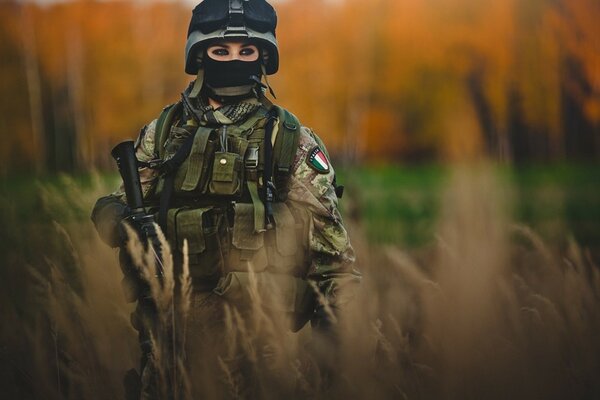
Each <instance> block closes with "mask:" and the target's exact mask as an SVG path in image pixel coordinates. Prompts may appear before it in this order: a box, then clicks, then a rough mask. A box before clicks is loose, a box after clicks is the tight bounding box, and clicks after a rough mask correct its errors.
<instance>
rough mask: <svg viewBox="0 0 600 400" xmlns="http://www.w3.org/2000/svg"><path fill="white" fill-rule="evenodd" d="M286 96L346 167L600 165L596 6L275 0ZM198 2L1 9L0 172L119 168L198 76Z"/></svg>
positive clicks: (279, 84) (562, 0) (508, 0)
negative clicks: (117, 147)
mask: <svg viewBox="0 0 600 400" xmlns="http://www.w3.org/2000/svg"><path fill="white" fill-rule="evenodd" d="M276 7H277V9H278V12H279V16H280V24H279V31H278V36H279V40H280V44H281V55H282V57H281V61H282V62H281V69H280V73H279V74H278V75H276V76H275V77H274V78H273V82H272V83H273V85H274V87H275V89H276V91H277V93H278V96H279V99H278V100H279V101H280V102H281V103H282V104H284V105H286V106H287V107H288V108H290V109H291V110H293V111H294V112H295V113H296V114H298V116H299V117H300V118H301V119H302V120H303V121H304V122H305V123H306V124H307V125H309V126H312V127H313V128H315V130H316V131H317V132H318V133H319V134H320V135H322V136H323V137H324V139H325V140H326V142H327V143H328V146H329V147H330V150H331V152H332V153H334V154H335V155H336V156H337V158H338V159H343V160H345V161H347V162H352V163H354V162H362V161H377V160H382V161H383V160H398V159H403V160H433V159H438V158H442V159H445V158H449V159H456V158H461V157H476V156H480V155H481V154H489V155H491V156H492V157H494V158H497V159H500V160H506V161H510V160H515V161H517V162H520V161H525V160H532V159H539V160H557V159H563V158H564V157H569V158H581V157H588V158H592V159H594V158H597V157H598V156H600V132H599V130H600V72H599V71H600V48H599V46H600V45H599V41H598V39H597V38H598V37H600V30H599V29H600V25H599V24H597V23H596V21H597V20H598V19H599V18H600V3H598V1H596V0H578V1H568V0H531V1H526V2H523V1H517V0H488V1H485V2H482V1H480V0H428V1H422V0H402V1H398V0H370V1H368V2H366V1H364V0H344V1H328V0H302V1H300V0H289V1H285V2H278V3H276ZM189 15H190V6H189V4H188V3H179V2H166V1H148V2H139V1H103V2H98V1H86V0H77V1H70V2H58V3H52V4H48V5H44V6H40V5H38V4H36V3H30V2H26V3H20V2H16V1H14V0H9V1H4V2H2V3H0V54H1V55H2V57H1V58H0V89H1V90H2V93H3V95H2V96H1V97H0V115H1V116H2V118H1V119H0V129H3V130H4V131H6V132H11V134H10V135H9V138H8V139H7V140H6V142H5V144H3V146H2V150H1V151H2V152H1V155H2V159H1V160H0V171H1V172H2V173H3V174H6V173H8V172H9V171H11V170H15V169H25V168H29V169H31V170H38V171H40V170H48V169H49V170H72V169H89V168H93V167H103V168H104V167H109V166H112V162H111V160H110V157H109V150H110V148H111V146H112V145H114V143H116V142H117V141H119V140H122V139H123V138H126V137H135V136H136V135H137V132H138V131H139V129H140V128H141V127H142V126H143V124H145V123H147V122H149V121H150V120H151V119H152V118H155V117H156V115H157V114H158V111H159V110H160V109H162V107H163V106H164V105H165V104H168V103H172V102H174V101H176V100H177V98H178V96H179V93H180V92H181V91H182V90H183V89H184V88H185V86H186V85H187V83H188V82H189V81H190V80H191V79H193V77H189V76H186V75H185V74H184V73H183V47H184V43H185V37H186V30H187V24H188V21H189Z"/></svg>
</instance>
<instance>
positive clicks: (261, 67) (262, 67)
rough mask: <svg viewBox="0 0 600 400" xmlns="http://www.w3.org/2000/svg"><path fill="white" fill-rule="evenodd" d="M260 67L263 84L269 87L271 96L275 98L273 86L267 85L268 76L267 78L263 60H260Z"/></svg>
mask: <svg viewBox="0 0 600 400" xmlns="http://www.w3.org/2000/svg"><path fill="white" fill-rule="evenodd" d="M260 69H261V71H262V76H264V77H265V84H266V85H267V88H268V89H269V93H271V96H273V98H274V99H276V98H277V96H275V92H274V91H273V88H272V87H271V85H269V78H267V68H266V67H265V63H264V62H262V63H261V64H260Z"/></svg>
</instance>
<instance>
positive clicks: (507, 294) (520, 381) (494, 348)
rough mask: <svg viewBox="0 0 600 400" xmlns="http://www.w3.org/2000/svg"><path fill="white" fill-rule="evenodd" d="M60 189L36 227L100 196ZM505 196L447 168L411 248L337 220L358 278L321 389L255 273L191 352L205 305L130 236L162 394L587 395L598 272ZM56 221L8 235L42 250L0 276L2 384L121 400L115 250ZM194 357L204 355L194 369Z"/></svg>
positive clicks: (466, 171)
mask: <svg viewBox="0 0 600 400" xmlns="http://www.w3.org/2000/svg"><path fill="white" fill-rule="evenodd" d="M70 185H71V186H70V187H71V189H70V190H69V192H68V193H67V194H66V195H65V194H64V193H62V194H61V193H57V192H52V189H50V188H48V187H43V186H42V187H41V190H42V192H41V193H42V197H41V198H42V199H44V200H43V202H42V203H43V204H44V210H45V211H44V215H45V216H46V217H45V218H46V220H47V221H48V222H50V221H52V219H53V218H52V215H53V213H55V212H56V210H57V209H62V208H65V209H72V208H73V207H74V205H75V207H81V209H87V208H89V207H90V204H92V200H93V199H94V198H95V197H97V196H98V195H99V194H100V193H102V192H106V191H108V190H107V189H106V188H105V187H102V185H100V184H98V185H96V186H95V190H93V191H83V190H82V189H81V188H80V187H78V186H77V185H75V184H70ZM348 197H350V196H348ZM511 198H512V195H511V189H510V187H508V186H506V185H503V184H500V183H499V181H498V180H497V179H496V178H495V174H494V171H493V168H491V167H489V166H478V167H477V168H456V170H455V172H454V174H453V176H452V178H451V179H450V180H449V181H448V183H447V188H446V190H445V193H444V198H443V199H442V200H443V201H442V204H443V207H442V211H441V218H440V220H439V222H438V228H437V240H436V243H434V244H432V246H431V248H430V249H429V250H428V251H425V252H422V253H419V254H415V253H413V252H409V251H404V250H403V249H402V246H401V245H398V246H387V247H383V246H377V245H375V244H369V243H367V241H366V240H365V239H364V236H363V234H362V223H361V221H359V220H348V221H347V225H348V226H349V229H350V230H351V234H352V238H353V244H354V246H355V248H356V250H357V254H358V266H359V268H360V269H361V271H362V273H363V275H364V279H363V284H362V287H361V289H360V291H359V293H358V294H357V296H356V298H355V299H354V301H353V302H352V303H351V304H350V305H349V306H348V308H347V310H345V312H344V313H343V314H342V316H341V318H340V321H339V326H340V328H341V335H340V338H339V342H340V346H341V355H340V357H341V358H340V359H339V360H338V364H337V366H336V370H337V372H338V373H339V379H338V380H337V381H336V382H334V384H333V386H332V387H329V388H324V387H323V383H324V382H323V380H322V376H321V373H320V372H319V370H318V368H317V366H316V365H315V360H314V357H313V356H312V355H311V353H310V348H311V344H310V340H309V339H310V331H309V329H304V330H302V331H301V332H300V333H298V334H291V333H289V332H287V331H286V330H285V329H284V328H283V327H284V325H285V324H284V321H281V320H279V318H278V317H276V316H275V315H274V314H273V312H271V311H270V310H269V309H267V308H265V307H264V306H263V302H261V296H260V293H259V291H258V290H257V285H256V281H253V280H251V281H250V284H251V285H250V287H251V289H250V293H249V295H250V298H251V302H250V307H249V308H250V310H251V311H250V312H247V311H244V310H239V309H236V308H233V307H227V306H226V307H224V308H223V309H222V310H221V311H222V313H221V314H220V315H221V317H222V325H219V326H220V327H221V328H220V329H222V330H221V331H219V332H220V334H219V335H218V336H219V341H218V342H219V344H220V345H219V346H214V347H213V348H212V350H214V351H213V353H215V352H218V353H219V354H211V352H210V350H211V348H210V347H209V348H207V346H200V349H201V350H198V348H194V346H196V344H197V342H198V341H199V340H201V339H202V340H203V339H204V336H202V335H201V334H200V333H198V332H197V329H200V328H199V327H202V326H205V325H207V321H210V317H209V316H206V315H196V314H195V313H194V310H196V309H198V305H199V304H205V303H206V302H207V301H209V300H210V299H208V300H207V299H200V298H198V297H196V296H195V295H194V294H193V293H192V291H191V288H190V281H189V278H188V277H187V275H186V274H185V273H184V274H183V276H180V277H176V276H175V274H174V273H173V264H172V262H171V261H170V259H171V258H170V256H169V255H168V254H166V255H165V260H166V261H165V277H164V279H163V281H162V283H161V282H158V281H157V280H156V278H155V277H154V274H153V273H152V271H153V268H154V264H153V260H152V257H151V256H148V255H144V254H143V252H142V251H141V248H140V247H139V246H140V244H139V243H138V244H136V243H135V242H131V248H132V250H133V253H134V254H138V258H137V259H136V264H137V265H138V266H140V268H141V269H142V271H146V276H147V278H148V280H149V281H150V282H154V285H151V287H152V293H153V297H154V298H155V299H156V301H157V305H158V308H159V310H160V313H159V314H160V321H159V322H160V323H159V328H157V329H156V331H155V332H156V333H155V334H154V337H153V339H154V346H155V349H156V352H155V357H156V360H155V361H156V365H157V368H158V369H159V372H160V373H159V375H160V376H161V379H160V382H162V383H163V384H164V383H168V382H172V381H174V382H179V384H177V385H165V386H163V388H162V389H161V390H162V392H163V394H164V395H165V397H166V395H167V392H169V393H174V394H175V396H176V397H178V398H198V393H202V394H204V398H219V397H222V394H223V391H226V392H227V393H229V394H230V395H231V396H232V397H236V396H242V395H244V394H246V395H248V396H253V395H257V394H259V395H260V396H261V397H263V398H284V397H289V398H309V397H322V398H344V399H346V398H394V399H396V398H406V399H482V398H485V399H495V398H498V399H506V398H512V399H521V398H522V399H538V398H544V399H554V398H556V399H559V398H561V399H562V398H573V399H592V398H599V397H600V381H599V380H598V378H597V377H598V376H600V273H599V271H598V267H597V265H595V264H594V262H593V260H592V259H591V256H589V254H588V253H587V252H586V251H585V249H581V248H579V247H578V246H577V244H576V243H574V242H571V245H570V246H569V248H568V249H567V250H566V251H560V252H559V251H558V250H557V249H554V248H549V247H548V246H546V245H545V244H544V241H543V240H542V239H541V238H540V237H538V236H537V235H536V234H535V232H533V231H531V230H530V229H529V228H527V227H523V226H514V225H513V224H512V223H511V221H510V220H509V218H508V216H507V210H508V207H509V205H510V203H511V201H512V199H511ZM345 201H348V200H347V199H345ZM357 215H358V213H357ZM65 219H66V220H67V221H68V222H67V223H61V224H59V223H54V224H53V225H52V224H50V225H47V226H51V228H48V227H47V226H46V227H45V228H44V230H43V231H39V227H29V228H27V229H25V228H19V231H18V232H19V235H21V236H19V239H20V240H29V241H30V242H29V244H28V246H27V248H28V249H29V251H31V252H34V253H42V254H39V257H25V256H23V255H22V254H18V253H15V254H13V255H11V256H10V257H8V258H7V261H8V263H7V267H6V270H7V271H11V273H13V274H17V275H18V279H16V280H15V285H17V287H18V288H19V289H20V291H21V292H22V293H23V296H14V295H11V296H8V294H7V293H14V292H15V290H5V291H4V293H2V294H0V296H1V300H2V302H1V303H0V304H2V316H3V324H2V328H0V329H1V333H2V342H0V345H1V346H2V347H1V349H0V357H1V358H2V365H3V367H2V370H0V372H1V374H0V384H1V385H2V390H3V393H6V394H8V396H9V398H15V399H16V398H44V399H53V398H72V399H106V398H111V399H112V398H122V397H123V396H124V394H123V387H122V378H123V376H124V374H125V371H126V370H128V369H129V368H132V367H136V366H137V363H138V361H137V359H138V357H139V351H138V349H137V340H136V337H135V331H133V329H132V328H131V327H130V324H129V316H128V314H129V313H130V312H131V311H132V306H131V305H127V304H126V303H125V300H124V298H123V295H122V294H121V292H120V287H119V280H120V276H121V273H120V271H119V269H118V265H117V264H116V258H115V255H114V254H113V252H112V251H110V250H109V249H107V248H106V247H105V246H104V245H103V244H101V243H100V242H99V241H98V239H97V238H96V237H95V234H94V233H93V232H92V229H93V228H92V227H91V226H90V224H81V223H77V222H73V219H69V218H65ZM69 221H70V222H69ZM50 238H52V239H51V240H50ZM50 242H52V246H50V244H49V243H50ZM136 246H138V247H137V248H136ZM184 271H186V269H185V268H184ZM178 280H179V281H178ZM4 283H5V285H6V284H7V282H4ZM21 301H26V302H27V305H28V306H27V307H24V306H23V305H22V304H20V303H19V302H21ZM203 318H204V319H203ZM211 329H212V328H211ZM208 331H210V329H208ZM213 332H214V331H213ZM172 338H175V340H172ZM211 343H212V342H211ZM190 346H191V348H192V350H191V352H190V353H189V354H188V352H187V351H185V350H184V349H187V348H188V347H190ZM217 350H218V351H217ZM199 351H200V352H199ZM190 354H192V355H193V357H192V356H189V355H190ZM217 356H219V357H218V358H217ZM190 357H191V358H192V359H190ZM204 359H206V360H212V359H215V360H217V361H216V363H214V364H210V365H208V366H207V365H206V363H205V362H203V360H204ZM172 366H177V368H172ZM174 372H175V373H176V374H177V375H176V376H173V375H169V374H173V373H174ZM248 386H252V388H253V389H252V390H251V391H249V389H248Z"/></svg>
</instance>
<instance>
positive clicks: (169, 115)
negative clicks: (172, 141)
mask: <svg viewBox="0 0 600 400" xmlns="http://www.w3.org/2000/svg"><path fill="white" fill-rule="evenodd" d="M181 109H182V104H181V102H178V103H175V104H171V105H170V106H167V107H165V108H164V109H163V111H162V113H161V114H160V116H159V117H158V120H157V121H156V130H155V132H154V135H155V136H154V143H155V146H156V147H155V150H154V152H155V153H157V154H156V155H157V156H158V157H157V158H160V159H161V160H162V159H164V158H165V142H166V141H167V138H168V136H169V129H171V125H173V120H174V119H175V116H176V115H178V114H179V113H181Z"/></svg>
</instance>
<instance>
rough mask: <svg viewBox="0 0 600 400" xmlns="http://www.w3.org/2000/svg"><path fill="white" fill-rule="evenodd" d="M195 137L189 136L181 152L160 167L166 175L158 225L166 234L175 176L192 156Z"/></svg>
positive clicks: (161, 195) (180, 149)
mask: <svg viewBox="0 0 600 400" xmlns="http://www.w3.org/2000/svg"><path fill="white" fill-rule="evenodd" d="M196 132H197V131H196ZM195 136H196V134H195V133H194V134H192V135H190V136H188V137H187V138H186V139H185V142H184V143H183V145H182V146H181V147H180V148H179V150H177V153H175V155H174V156H173V157H172V158H170V159H169V160H167V161H165V162H164V163H163V164H162V165H161V167H160V170H161V172H163V173H164V179H165V184H164V186H163V190H162V193H161V194H160V207H159V210H158V224H159V225H160V227H161V228H162V230H163V231H164V232H166V229H167V214H168V212H169V205H170V203H171V197H172V196H173V192H174V190H175V174H176V173H177V168H179V166H180V165H181V163H183V161H184V160H185V159H186V158H187V156H188V155H189V154H190V150H191V149H192V143H193V142H194V137H195Z"/></svg>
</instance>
